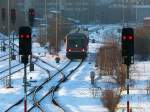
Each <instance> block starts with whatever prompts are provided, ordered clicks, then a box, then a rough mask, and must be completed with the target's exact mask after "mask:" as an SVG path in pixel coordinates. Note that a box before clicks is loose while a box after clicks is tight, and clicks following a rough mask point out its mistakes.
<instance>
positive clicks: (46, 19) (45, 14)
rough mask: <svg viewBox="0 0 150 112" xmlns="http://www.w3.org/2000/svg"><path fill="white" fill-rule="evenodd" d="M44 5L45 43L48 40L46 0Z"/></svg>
mask: <svg viewBox="0 0 150 112" xmlns="http://www.w3.org/2000/svg"><path fill="white" fill-rule="evenodd" d="M44 6H45V24H46V26H45V28H46V32H45V33H46V39H45V40H46V43H47V42H48V39H47V37H48V36H47V35H48V34H47V30H48V25H47V24H48V22H47V0H45V5H44Z"/></svg>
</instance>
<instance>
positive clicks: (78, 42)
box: [65, 28, 89, 59]
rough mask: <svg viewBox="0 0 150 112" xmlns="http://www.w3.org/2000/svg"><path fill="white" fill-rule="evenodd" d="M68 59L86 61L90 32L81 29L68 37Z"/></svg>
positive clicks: (72, 32)
mask: <svg viewBox="0 0 150 112" xmlns="http://www.w3.org/2000/svg"><path fill="white" fill-rule="evenodd" d="M65 40H66V57H67V58H69V59H84V58H85V57H86V56H87V51H88V43H89V36H88V31H87V30H83V29H81V28H78V29H75V30H73V31H71V32H70V33H69V34H67V36H66V39H65Z"/></svg>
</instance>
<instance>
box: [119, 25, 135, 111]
mask: <svg viewBox="0 0 150 112" xmlns="http://www.w3.org/2000/svg"><path fill="white" fill-rule="evenodd" d="M121 38H122V39H121V40H122V57H123V64H125V65H126V66H127V76H126V78H127V94H128V99H127V112H130V102H129V82H130V78H129V68H130V65H131V64H133V63H134V30H133V29H132V28H123V29H122V37H121Z"/></svg>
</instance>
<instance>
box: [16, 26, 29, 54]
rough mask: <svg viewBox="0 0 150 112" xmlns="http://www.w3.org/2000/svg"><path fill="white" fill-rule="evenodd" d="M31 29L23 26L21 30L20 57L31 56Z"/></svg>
mask: <svg viewBox="0 0 150 112" xmlns="http://www.w3.org/2000/svg"><path fill="white" fill-rule="evenodd" d="M31 49H32V44H31V28H30V27H28V26H22V27H20V28H19V55H31Z"/></svg>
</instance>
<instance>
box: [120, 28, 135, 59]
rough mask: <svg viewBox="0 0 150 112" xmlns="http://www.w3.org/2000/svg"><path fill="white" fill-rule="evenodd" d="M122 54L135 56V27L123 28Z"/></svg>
mask: <svg viewBox="0 0 150 112" xmlns="http://www.w3.org/2000/svg"><path fill="white" fill-rule="evenodd" d="M122 56H127V57H131V56H134V30H133V28H123V29H122Z"/></svg>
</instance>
